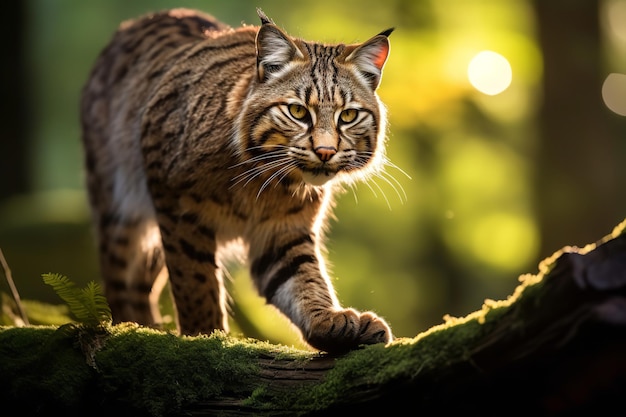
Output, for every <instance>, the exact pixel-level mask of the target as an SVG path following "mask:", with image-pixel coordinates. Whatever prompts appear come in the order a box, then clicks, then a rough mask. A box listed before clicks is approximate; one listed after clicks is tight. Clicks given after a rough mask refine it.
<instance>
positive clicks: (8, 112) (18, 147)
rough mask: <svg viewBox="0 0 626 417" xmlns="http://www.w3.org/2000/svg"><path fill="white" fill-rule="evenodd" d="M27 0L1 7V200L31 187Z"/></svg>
mask: <svg viewBox="0 0 626 417" xmlns="http://www.w3.org/2000/svg"><path fill="white" fill-rule="evenodd" d="M27 4H28V3H26V2H22V1H13V2H8V3H6V4H4V5H3V7H2V13H1V15H2V23H1V24H0V30H1V31H2V39H5V40H7V41H6V42H5V43H4V46H3V52H2V55H3V59H2V62H3V64H2V65H0V80H1V81H0V82H1V83H2V94H1V95H0V97H1V98H2V101H3V106H2V112H0V123H1V125H2V130H1V131H2V134H0V201H2V200H3V199H5V198H7V197H11V196H13V195H16V194H20V193H24V192H26V191H27V190H28V186H29V183H28V182H29V181H28V171H29V168H30V167H29V164H28V150H29V148H28V141H29V140H30V129H29V128H28V126H29V109H30V108H32V106H29V105H28V104H29V98H30V97H28V93H29V89H28V88H26V87H27V83H26V80H27V77H28V71H27V68H28V67H27V65H26V61H27V59H26V56H25V48H24V43H25V39H24V34H25V33H27V31H26V19H25V16H26V8H27Z"/></svg>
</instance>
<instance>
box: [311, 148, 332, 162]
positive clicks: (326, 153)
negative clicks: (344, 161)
mask: <svg viewBox="0 0 626 417" xmlns="http://www.w3.org/2000/svg"><path fill="white" fill-rule="evenodd" d="M336 153H337V148H335V147H334V146H318V147H317V148H315V154H316V155H317V157H318V158H319V159H320V160H321V161H322V162H328V161H330V158H332V157H333V155H334V154H336Z"/></svg>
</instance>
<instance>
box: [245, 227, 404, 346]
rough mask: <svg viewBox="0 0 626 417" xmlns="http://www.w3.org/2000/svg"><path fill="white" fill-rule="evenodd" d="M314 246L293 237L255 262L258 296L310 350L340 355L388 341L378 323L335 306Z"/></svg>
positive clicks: (307, 239) (310, 241)
mask: <svg viewBox="0 0 626 417" xmlns="http://www.w3.org/2000/svg"><path fill="white" fill-rule="evenodd" d="M281 240H283V239H281ZM315 245H316V243H315V241H314V237H311V236H310V235H308V234H303V235H301V236H292V238H291V239H288V240H283V241H282V243H281V244H279V245H275V246H273V247H271V248H269V249H267V250H266V251H265V252H264V253H263V254H261V255H258V256H257V257H256V258H254V260H253V262H252V266H251V271H252V276H253V278H254V280H255V282H256V283H257V286H258V288H259V291H260V292H261V294H262V295H263V296H265V298H266V299H267V301H268V302H269V303H271V304H273V305H274V306H276V307H277V308H278V309H279V310H280V311H281V312H283V313H284V314H285V315H286V316H287V317H289V318H290V319H291V321H292V322H293V323H294V324H295V325H296V326H297V327H298V328H299V329H300V331H301V332H302V335H303V337H304V339H305V341H306V342H307V343H309V344H310V345H311V346H313V347H314V348H317V349H320V350H323V351H326V352H331V353H342V352H345V351H348V350H350V349H354V348H356V347H358V346H359V345H362V344H376V343H388V342H390V341H391V340H392V338H393V336H392V334H391V329H390V328H389V326H388V325H387V323H386V322H385V321H384V320H383V319H382V318H380V317H378V316H377V315H376V314H374V313H372V312H359V311H356V310H354V309H351V308H342V307H341V306H340V305H339V302H338V301H337V298H336V296H335V292H334V289H333V287H332V284H331V282H330V280H329V279H328V276H327V274H326V271H325V267H324V263H323V258H322V257H321V256H320V255H319V252H320V251H319V250H317V249H316V246H315Z"/></svg>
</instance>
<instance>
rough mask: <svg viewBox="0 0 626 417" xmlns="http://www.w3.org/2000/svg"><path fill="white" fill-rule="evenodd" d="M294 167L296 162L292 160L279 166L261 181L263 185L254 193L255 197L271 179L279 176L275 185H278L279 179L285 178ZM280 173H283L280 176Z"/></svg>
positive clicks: (257, 196)
mask: <svg viewBox="0 0 626 417" xmlns="http://www.w3.org/2000/svg"><path fill="white" fill-rule="evenodd" d="M295 167H296V163H295V162H294V161H288V162H287V165H285V166H284V167H282V168H280V169H279V170H278V171H276V172H274V173H273V174H272V175H270V177H269V178H268V179H266V180H265V181H264V182H263V185H261V188H260V189H259V192H258V193H257V194H256V198H257V199H258V198H259V196H260V195H261V193H262V192H263V190H265V189H266V188H267V187H268V186H269V185H270V183H271V182H272V180H273V179H275V178H278V177H279V176H280V178H279V179H278V181H277V182H276V185H278V183H280V181H282V180H283V178H285V176H286V175H287V174H288V173H289V172H291V170H292V169H293V168H295ZM283 173H284V174H283ZM281 174H283V175H282V176H281Z"/></svg>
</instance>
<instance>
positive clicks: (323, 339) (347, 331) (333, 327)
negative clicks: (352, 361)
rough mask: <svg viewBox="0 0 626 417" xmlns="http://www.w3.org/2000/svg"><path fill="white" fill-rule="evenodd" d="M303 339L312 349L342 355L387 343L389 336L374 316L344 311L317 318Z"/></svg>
mask: <svg viewBox="0 0 626 417" xmlns="http://www.w3.org/2000/svg"><path fill="white" fill-rule="evenodd" d="M305 339H306V341H307V342H308V343H309V344H310V345H311V346H313V347H314V348H316V349H319V350H323V351H326V352H329V353H343V352H347V351H348V350H351V349H355V348H357V347H358V346H359V345H373V344H376V343H389V342H390V341H391V340H392V339H393V336H392V334H391V329H390V328H389V326H388V325H387V323H386V322H385V321H384V320H383V319H381V318H380V317H378V316H377V315H376V314H374V313H372V312H369V311H367V312H364V313H359V312H357V311H355V310H353V309H351V308H348V309H345V310H339V311H328V312H327V313H326V314H320V315H318V316H317V317H316V319H315V320H313V321H312V323H311V329H310V331H309V332H308V334H307V335H305Z"/></svg>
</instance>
